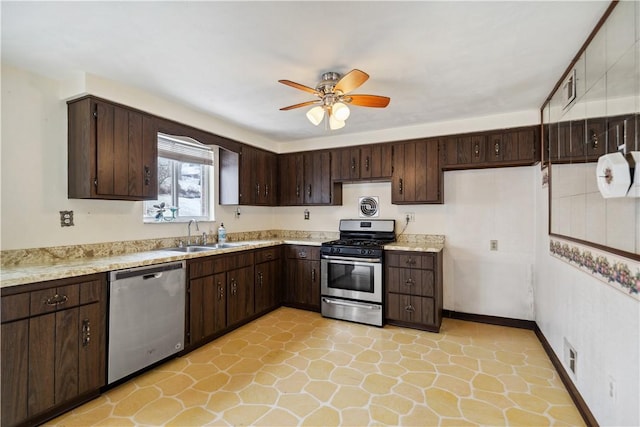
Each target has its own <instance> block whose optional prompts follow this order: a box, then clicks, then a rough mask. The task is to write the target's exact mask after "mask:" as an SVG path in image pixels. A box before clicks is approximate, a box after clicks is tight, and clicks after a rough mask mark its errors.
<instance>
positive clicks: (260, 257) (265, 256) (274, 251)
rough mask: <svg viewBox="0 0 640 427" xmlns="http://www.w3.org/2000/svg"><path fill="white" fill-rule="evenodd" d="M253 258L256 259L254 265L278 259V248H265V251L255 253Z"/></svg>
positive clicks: (259, 250)
mask: <svg viewBox="0 0 640 427" xmlns="http://www.w3.org/2000/svg"><path fill="white" fill-rule="evenodd" d="M255 257H256V264H260V263H261V262H265V261H271V260H274V259H278V258H280V246H275V247H273V248H267V249H258V250H256V252H255Z"/></svg>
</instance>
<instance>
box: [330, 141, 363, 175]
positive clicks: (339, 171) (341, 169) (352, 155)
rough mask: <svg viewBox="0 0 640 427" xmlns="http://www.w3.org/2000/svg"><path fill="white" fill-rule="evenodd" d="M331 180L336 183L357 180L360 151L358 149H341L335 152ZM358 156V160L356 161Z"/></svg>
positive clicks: (333, 153)
mask: <svg viewBox="0 0 640 427" xmlns="http://www.w3.org/2000/svg"><path fill="white" fill-rule="evenodd" d="M332 155H333V162H332V171H331V179H333V180H334V181H341V182H342V181H351V180H353V179H357V178H358V176H356V175H357V174H356V170H357V167H358V163H359V157H360V151H359V149H357V148H339V149H336V150H333V152H332ZM356 156H357V157H358V160H356Z"/></svg>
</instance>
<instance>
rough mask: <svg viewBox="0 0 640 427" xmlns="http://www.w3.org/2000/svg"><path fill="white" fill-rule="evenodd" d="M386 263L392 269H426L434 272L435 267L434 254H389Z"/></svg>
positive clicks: (396, 252) (397, 252) (398, 252)
mask: <svg viewBox="0 0 640 427" xmlns="http://www.w3.org/2000/svg"><path fill="white" fill-rule="evenodd" d="M385 259H386V263H387V265H388V266H390V267H407V268H424V269H430V270H433V268H434V265H435V261H434V259H435V255H434V254H424V253H421V252H401V251H395V252H387V253H386V254H385Z"/></svg>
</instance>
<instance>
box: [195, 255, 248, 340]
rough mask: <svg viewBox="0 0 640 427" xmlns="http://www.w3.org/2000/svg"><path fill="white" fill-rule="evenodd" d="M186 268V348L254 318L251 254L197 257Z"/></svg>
mask: <svg viewBox="0 0 640 427" xmlns="http://www.w3.org/2000/svg"><path fill="white" fill-rule="evenodd" d="M187 265H188V272H189V274H188V286H187V292H188V294H187V299H188V303H187V304H188V307H187V308H188V312H189V315H188V319H189V325H188V327H187V337H188V340H187V341H188V343H189V348H194V347H197V346H198V345H202V344H204V343H206V342H207V341H210V340H211V339H212V338H214V337H215V336H217V335H219V334H220V333H222V331H224V330H225V329H227V328H229V327H232V326H235V325H238V324H240V323H242V322H244V321H245V320H247V319H248V318H249V317H251V316H253V314H254V313H255V309H254V272H253V269H254V253H253V251H242V252H238V253H235V254H228V255H214V256H209V257H203V258H196V259H192V260H189V262H188V264H187Z"/></svg>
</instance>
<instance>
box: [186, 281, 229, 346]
mask: <svg viewBox="0 0 640 427" xmlns="http://www.w3.org/2000/svg"><path fill="white" fill-rule="evenodd" d="M188 297H189V344H190V345H191V344H195V343H198V342H200V341H203V340H205V339H206V338H208V337H210V336H212V335H214V334H216V333H217V332H220V331H221V330H223V329H224V328H225V327H226V326H227V299H226V275H225V273H219V274H211V275H208V276H205V277H200V278H197V279H191V280H190V281H189V295H188Z"/></svg>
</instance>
